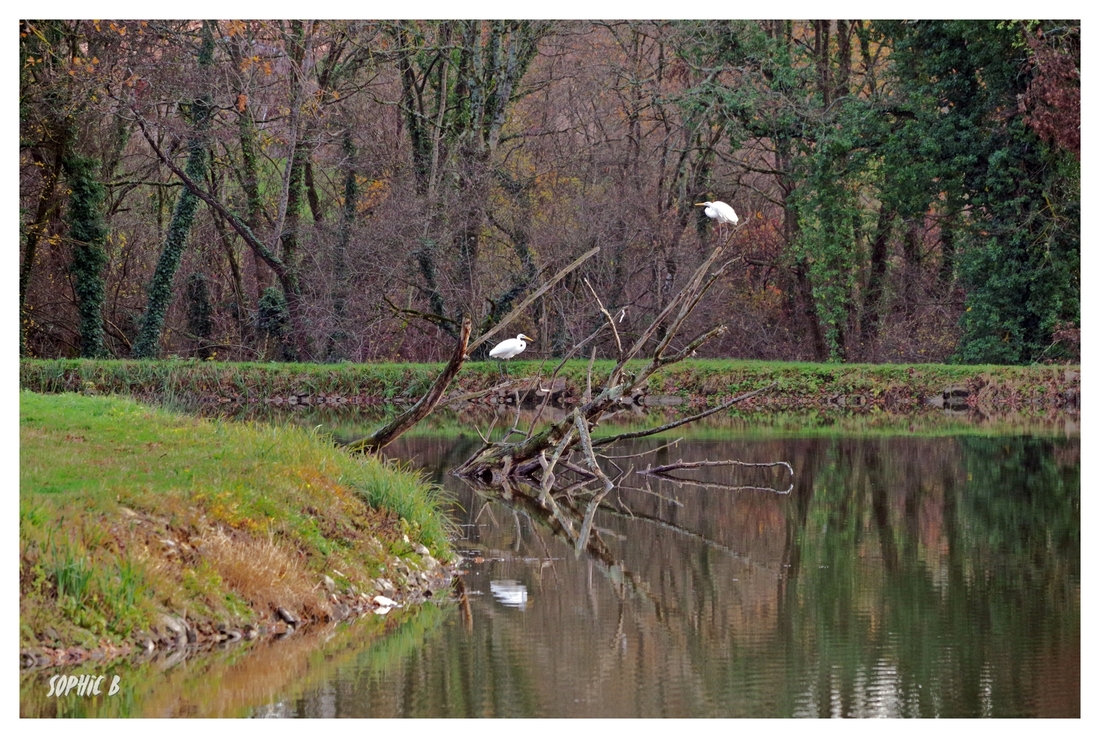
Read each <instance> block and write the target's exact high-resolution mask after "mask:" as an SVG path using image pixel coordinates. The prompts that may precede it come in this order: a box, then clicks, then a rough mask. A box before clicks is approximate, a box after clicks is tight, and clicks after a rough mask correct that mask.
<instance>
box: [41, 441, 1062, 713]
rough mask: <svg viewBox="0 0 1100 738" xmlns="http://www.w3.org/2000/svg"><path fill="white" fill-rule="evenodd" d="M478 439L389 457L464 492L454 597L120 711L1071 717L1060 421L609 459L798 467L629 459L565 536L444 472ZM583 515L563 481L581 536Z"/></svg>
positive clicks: (202, 665) (156, 690)
mask: <svg viewBox="0 0 1100 738" xmlns="http://www.w3.org/2000/svg"><path fill="white" fill-rule="evenodd" d="M662 443H664V442H662V441H651V440H646V441H642V440H639V441H636V442H634V443H632V444H624V446H623V447H622V448H620V449H617V450H616V453H619V454H623V455H624V456H629V455H631V454H635V453H639V452H642V451H645V450H650V449H653V448H655V447H657V446H660V445H661V444H662ZM479 444H480V441H479V439H478V438H477V437H476V435H475V436H473V437H469V438H465V439H463V438H458V439H455V438H453V437H452V438H451V439H443V438H419V439H410V438H406V439H402V440H400V441H399V442H398V443H396V444H395V445H394V446H391V447H390V448H388V449H387V451H388V453H389V454H390V455H392V456H395V457H398V458H403V459H412V460H413V463H414V464H416V465H418V466H420V467H422V468H424V469H426V470H427V471H428V473H429V474H431V475H433V476H434V477H435V478H436V479H438V480H439V481H440V482H441V483H442V484H443V485H444V486H445V487H446V488H447V490H448V491H449V492H450V493H451V494H452V495H453V497H454V500H455V503H454V513H453V515H454V518H455V520H456V522H457V524H458V525H459V529H460V530H461V531H462V539H461V540H460V541H459V547H460V548H461V549H462V550H463V553H464V555H465V557H466V559H467V561H468V565H467V567H466V573H465V575H464V576H463V577H462V578H461V581H459V582H457V583H456V592H458V594H459V597H458V598H457V600H456V601H455V602H452V603H449V604H448V605H446V606H444V607H443V608H442V609H434V608H432V609H425V610H424V611H422V612H421V613H419V614H415V616H414V617H413V618H412V620H410V621H408V622H407V623H406V624H405V625H402V626H401V627H400V628H399V629H398V630H397V631H396V632H395V633H393V634H392V636H390V637H388V638H386V639H382V640H370V639H359V638H355V637H353V636H352V635H343V636H341V638H342V639H343V640H341V639H333V640H332V641H331V642H330V643H326V644H325V645H324V646H318V647H317V649H316V651H314V652H313V653H314V655H313V656H308V655H306V652H305V651H301V652H299V651H278V649H277V647H276V648H273V649H272V650H271V651H270V653H269V654H267V655H265V653H266V652H261V651H258V650H257V651H256V652H255V656H249V657H248V658H237V659H236V661H235V662H228V663H221V662H219V663H217V664H212V663H210V662H206V661H203V662H197V663H184V664H179V665H176V666H174V667H173V668H172V669H171V670H168V671H166V672H164V673H165V674H166V675H168V676H159V675H158V674H157V672H155V670H154V671H148V670H147V671H145V672H140V673H135V676H134V679H130V680H127V679H126V678H125V677H124V684H127V683H129V684H133V685H135V689H134V690H132V692H131V694H130V696H129V698H128V699H129V702H128V703H127V704H128V707H127V708H126V712H125V713H124V714H128V715H181V714H189V715H196V714H222V715H225V714H238V715H240V714H247V715H256V716H259V715H277V716H304V717H330V716H343V717H506V716H515V717H831V716H836V717H840V716H844V717H875V716H913V717H915V716H922V717H931V716H942V717H971V716H973V717H979V716H986V717H1018V716H1037V717H1044V716H1045V717H1054V716H1077V715H1080V710H1081V707H1080V481H1079V477H1080V444H1079V440H1078V439H1077V438H1075V437H1073V438H1037V437H1032V436H1017V437H992V438H988V437H972V436H947V437H939V438H914V437H908V436H900V437H892V438H885V437H883V438H868V437H832V438H770V439H764V440H746V439H737V438H732V439H731V438H727V439H724V440H714V441H692V442H685V443H681V444H680V445H678V446H676V447H672V448H668V447H666V448H663V449H661V450H659V451H657V452H656V453H655V454H653V455H651V456H649V457H646V458H645V459H644V460H629V461H626V462H624V468H626V469H629V467H630V465H631V464H633V465H634V466H635V467H636V468H644V466H645V465H646V464H648V463H652V464H654V465H656V464H661V463H669V462H672V461H676V460H677V459H679V458H683V459H686V460H687V459H704V458H709V459H718V458H722V459H738V460H741V461H745V462H773V461H777V460H783V461H786V462H789V463H790V464H791V466H792V468H793V469H794V474H793V481H794V486H793V489H791V490H790V493H789V494H777V493H776V492H774V491H770V489H769V488H771V489H776V488H778V489H780V490H782V489H783V488H785V487H786V486H787V485H788V484H789V477H788V475H787V472H786V470H785V469H775V468H764V467H751V468H740V467H713V468H701V469H693V470H691V471H690V476H691V478H692V479H693V480H694V481H695V482H696V483H691V484H676V483H674V482H672V481H669V480H663V479H656V478H652V477H650V478H643V477H638V476H637V475H632V476H629V477H628V478H624V480H623V482H622V483H621V484H620V485H619V486H618V487H616V488H615V489H614V490H613V491H612V492H611V493H610V494H608V495H607V497H606V498H605V500H604V502H605V505H604V506H602V507H601V508H600V509H599V511H598V512H595V513H594V514H593V515H592V517H591V536H590V539H589V541H588V542H587V544H586V546H584V547H582V549H581V551H579V552H578V550H577V546H576V545H575V541H574V539H572V538H570V537H569V536H568V535H567V534H565V533H564V532H563V531H562V530H561V521H560V520H558V522H557V527H556V524H555V518H554V517H553V516H547V515H546V514H545V513H544V512H539V510H538V509H537V506H533V505H532V504H531V498H530V496H529V495H527V494H525V493H523V491H522V490H513V494H512V495H511V499H503V498H501V497H500V496H499V495H496V494H491V493H489V492H488V491H486V490H478V489H474V488H472V487H470V486H468V485H467V484H465V483H463V482H462V481H461V480H458V479H455V478H452V477H449V476H447V475H446V471H447V470H448V469H450V468H452V467H454V466H456V465H457V464H458V463H460V462H461V461H463V460H465V459H466V458H467V456H468V455H469V453H470V452H471V451H472V450H473V449H474V448H476V447H477V446H478V445H479ZM735 487H744V488H746V489H738V490H735V489H733V488H735ZM587 511H588V508H587V507H586V506H585V498H583V497H580V496H579V497H578V498H577V509H576V511H575V514H576V515H577V516H579V517H575V518H574V519H573V520H574V525H577V526H578V530H579V525H580V524H583V521H584V518H585V513H586V512H587ZM576 521H580V523H578V522H576ZM354 632H355V631H354V628H353V629H351V630H349V631H348V633H354ZM249 653H252V652H249ZM280 653H281V654H282V655H281V656H280V655H279V654H280ZM265 659H274V660H273V661H271V662H270V664H268V665H265V663H266V661H265ZM269 667H270V668H269ZM265 675H266V676H265ZM47 676H48V675H47ZM35 679H40V677H31V676H26V677H24V695H25V696H24V699H23V700H22V703H23V705H24V708H23V709H24V714H36V710H35V709H32V707H33V706H34V705H38V708H37V709H41V710H43V711H48V712H44V713H37V714H74V713H66V712H65V710H66V709H67V708H66V707H64V706H60V705H58V704H53V705H52V706H50V705H44V704H43V701H42V700H41V699H40V696H39V695H38V691H37V690H38V687H39V686H40V685H38V684H37V683H36V682H35V681H34V680H35ZM138 687H140V688H138ZM226 687H231V689H230V688H226ZM45 691H46V688H45V687H42V689H41V693H42V694H43V695H44V694H45ZM73 709H78V710H83V711H84V712H83V713H80V714H88V710H89V708H88V707H87V705H77V706H75V707H74V708H73ZM104 709H106V708H104ZM95 714H117V713H95Z"/></svg>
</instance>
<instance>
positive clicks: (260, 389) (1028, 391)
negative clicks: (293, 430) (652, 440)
mask: <svg viewBox="0 0 1100 738" xmlns="http://www.w3.org/2000/svg"><path fill="white" fill-rule="evenodd" d="M639 365H640V362H639ZM441 366H442V365H440V364H255V363H240V364H220V363H214V362H200V361H193V360H192V361H179V360H176V361H172V360H169V361H123V360H116V361H88V360H79V359H55V360H33V359H29V360H23V361H22V362H21V363H20V386H21V387H22V388H23V389H29V390H33V391H36V392H46V393H50V392H74V391H75V392H97V393H104V394H113V393H121V394H130V395H135V396H148V397H150V398H156V399H157V400H160V401H163V400H172V399H176V398H178V399H180V400H185V401H192V400H196V399H198V400H205V401H223V402H242V403H248V402H267V403H271V402H274V403H275V404H281V403H305V404H314V405H326V404H339V403H351V404H357V405H370V404H378V405H381V404H386V403H399V402H401V401H404V400H413V399H416V398H418V397H419V396H420V395H421V394H423V392H424V391H425V390H426V389H427V387H428V386H429V384H430V383H431V381H432V380H433V379H434V377H435V375H436V374H437V373H438V372H439V370H440V368H441ZM556 366H557V362H556V361H553V360H537V359H528V360H512V361H510V362H509V363H508V369H509V376H510V377H511V378H520V377H524V376H534V375H535V374H536V373H541V376H542V377H544V378H545V377H547V376H548V375H549V373H550V372H551V371H553V369H554V368H555V367H556ZM613 366H614V363H613V362H611V361H608V360H602V361H597V362H595V364H594V366H593V379H594V381H595V382H597V383H598V382H599V381H600V380H602V379H603V378H604V377H606V376H607V374H608V373H609V372H610V370H611V368H612V367H613ZM499 371H500V370H499V365H498V362H495V361H487V362H469V363H467V364H466V366H464V367H463V369H462V371H461V372H460V373H459V375H458V378H457V380H456V382H455V387H453V388H452V391H453V392H454V393H473V392H478V391H481V390H485V389H488V388H490V387H492V386H493V385H495V384H497V383H498V382H499V381H500V375H499ZM587 371H588V362H587V361H582V360H574V361H570V362H569V363H567V364H566V366H565V367H564V368H563V369H562V371H561V372H560V373H559V377H560V378H562V379H564V380H565V382H566V384H567V385H568V386H569V387H570V388H571V390H572V393H573V394H574V396H577V397H579V396H580V394H581V392H583V389H584V387H585V382H586V374H587ZM772 382H776V386H775V387H774V388H772V389H770V390H769V391H768V392H766V393H764V394H762V395H760V396H758V397H756V398H753V399H752V400H751V402H748V403H746V404H744V405H738V406H737V412H739V413H742V414H744V413H747V412H752V411H759V412H768V413H775V412H798V411H804V410H818V411H820V410H830V411H831V410H836V409H838V408H842V409H843V410H844V411H845V412H851V411H859V410H860V409H861V408H862V409H864V410H870V409H874V408H879V409H884V410H889V411H895V412H910V411H912V410H914V409H918V408H920V407H922V406H924V405H926V403H927V401H928V400H929V399H931V398H935V397H937V396H938V397H941V398H942V397H943V394H944V391H945V390H947V389H949V388H959V387H962V388H965V389H966V390H967V392H968V393H969V394H970V395H972V396H973V401H972V402H971V405H972V406H977V407H979V409H983V410H985V411H987V412H1005V411H1018V410H1021V409H1027V408H1046V409H1050V408H1059V407H1063V406H1066V405H1067V404H1069V405H1073V404H1075V403H1076V398H1077V397H1079V393H1080V367H1079V366H1070V367H1067V366H972V365H948V364H908V365H906V364H813V363H795V362H769V361H737V360H728V359H690V360H688V361H685V362H682V363H680V364H676V365H673V366H670V367H667V368H666V369H663V370H661V371H659V372H657V373H656V374H654V376H653V377H652V378H651V380H650V386H649V388H648V393H649V394H650V395H663V396H676V397H679V398H681V399H682V400H684V401H685V403H686V404H687V405H689V406H692V407H696V408H698V407H707V406H714V405H716V404H719V403H720V402H722V401H724V400H726V399H729V398H730V397H732V396H734V395H737V394H741V393H744V392H748V391H750V390H754V389H758V388H760V387H763V386H765V385H768V384H771V383H772Z"/></svg>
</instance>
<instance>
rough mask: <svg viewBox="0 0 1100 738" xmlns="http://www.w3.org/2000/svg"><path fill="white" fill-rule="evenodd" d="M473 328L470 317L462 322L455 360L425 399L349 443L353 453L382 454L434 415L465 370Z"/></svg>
mask: <svg viewBox="0 0 1100 738" xmlns="http://www.w3.org/2000/svg"><path fill="white" fill-rule="evenodd" d="M470 327H471V323H470V320H469V318H467V319H466V320H463V321H462V328H461V329H460V330H459V336H458V342H457V343H456V344H455V350H454V353H453V354H452V355H451V360H450V361H449V362H448V363H447V366H446V367H444V369H443V371H442V372H440V373H439V376H438V377H436V379H435V382H434V383H433V384H432V386H431V388H430V389H429V390H428V391H427V392H426V393H424V396H423V397H421V398H420V399H419V400H418V401H417V402H416V404H415V405H413V406H412V407H410V408H409V409H408V410H406V411H405V412H403V413H401V414H400V415H398V416H397V417H396V418H394V419H393V420H391V421H390V422H389V423H386V425H384V426H382V427H381V428H379V429H378V430H376V431H375V432H374V433H371V434H370V435H369V436H367V437H366V438H361V439H359V440H358V441H353V442H352V443H349V444H348V445H347V449H348V450H349V451H361V452H375V451H379V450H381V449H382V448H385V447H386V446H387V445H388V444H390V443H392V442H393V441H395V440H396V439H397V438H398V436H400V435H401V434H402V433H404V432H405V431H407V430H408V429H409V428H412V427H413V426H414V425H416V424H417V423H419V422H420V421H421V420H423V419H424V418H426V417H428V415H430V414H431V412H432V410H434V409H435V406H436V405H438V404H439V400H440V399H441V398H442V397H443V393H444V392H446V390H447V387H448V386H449V385H450V383H451V380H452V379H454V377H455V375H456V374H458V370H459V369H461V368H462V363H463V362H464V361H465V360H466V351H467V346H466V344H467V343H468V342H469V340H470Z"/></svg>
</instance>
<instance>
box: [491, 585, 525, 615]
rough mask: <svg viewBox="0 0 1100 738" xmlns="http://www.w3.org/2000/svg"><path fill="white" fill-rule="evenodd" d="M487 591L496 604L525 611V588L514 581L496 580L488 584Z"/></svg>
mask: <svg viewBox="0 0 1100 738" xmlns="http://www.w3.org/2000/svg"><path fill="white" fill-rule="evenodd" d="M489 591H491V592H492V593H493V597H495V598H496V600H497V602H499V603H500V604H502V605H504V606H505V607H516V608H519V609H520V610H526V609H527V586H526V585H523V584H520V583H519V582H517V581H516V580H515V579H498V580H497V581H494V582H489Z"/></svg>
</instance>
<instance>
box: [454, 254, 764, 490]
mask: <svg viewBox="0 0 1100 738" xmlns="http://www.w3.org/2000/svg"><path fill="white" fill-rule="evenodd" d="M727 243H728V241H727ZM724 250H725V244H722V245H719V246H716V247H715V248H714V250H713V251H712V252H711V253H710V255H709V256H708V257H707V259H706V260H705V261H704V262H703V263H702V264H701V265H700V266H699V268H698V269H696V270H695V272H694V273H693V274H692V276H691V277H690V279H689V280H688V281H687V283H686V284H685V285H684V287H683V288H682V289H681V290H680V291H679V292H678V293H677V294H676V295H675V296H674V297H673V298H672V299H671V300H670V301H669V302H668V304H667V305H665V307H664V309H663V310H661V311H660V313H658V315H657V316H656V317H655V318H654V319H653V321H652V322H651V323H650V324H649V326H648V327H647V328H645V329H644V330H643V331H642V332H641V334H640V335H639V336H638V338H637V339H636V340H635V341H634V342H633V344H630V345H626V346H624V343H623V340H622V336H620V334H619V331H618V328H617V325H616V321H615V319H614V318H613V317H612V315H611V313H610V312H608V310H607V309H606V308H605V307H604V305H603V303H602V302H601V301H600V298H599V296H598V295H597V294H596V292H595V290H593V289H592V287H591V285H589V284H588V282H587V280H585V284H586V285H588V288H589V291H590V292H591V294H592V298H593V300H595V302H596V304H597V305H598V307H599V311H600V313H601V314H602V315H603V317H604V321H603V322H602V323H601V324H600V326H599V327H598V328H597V329H596V330H595V331H593V333H592V334H590V335H589V336H588V337H586V338H585V339H584V340H582V341H581V342H580V343H578V344H577V346H575V347H574V348H573V349H572V351H570V353H569V354H568V355H567V356H566V357H564V359H563V360H562V362H561V363H560V364H559V365H558V367H557V368H556V369H555V370H554V372H553V374H552V375H551V376H550V378H549V380H548V381H549V382H550V383H552V382H553V381H554V379H555V378H556V376H557V373H558V371H560V369H561V367H562V366H564V364H565V361H566V360H568V359H570V358H572V356H574V355H576V354H577V353H578V352H579V351H580V350H581V349H582V348H583V347H584V346H585V345H587V344H588V343H590V342H591V341H592V340H593V339H595V338H596V336H597V335H599V334H600V333H602V332H604V331H605V330H608V329H610V331H611V334H612V338H613V339H614V344H615V347H616V352H617V362H616V364H615V367H614V368H613V369H612V370H611V372H610V374H609V375H608V376H607V378H606V379H604V380H603V382H602V384H600V386H599V387H597V388H595V389H594V388H593V387H592V370H591V363H590V364H589V373H588V382H587V387H586V390H585V392H584V396H583V397H582V398H581V400H580V402H579V403H578V404H577V405H576V406H575V407H574V408H573V409H572V410H570V411H569V412H568V413H566V414H565V415H564V416H563V417H562V418H560V419H559V420H557V421H555V422H552V423H549V424H546V425H545V426H543V427H542V428H541V429H537V423H538V420H539V414H536V416H535V419H534V420H533V421H532V422H531V423H530V426H529V428H528V430H527V431H526V432H523V431H520V430H519V428H518V417H519V416H518V413H517V423H516V424H513V427H512V429H511V430H510V431H509V432H508V433H506V434H505V435H504V437H503V438H501V439H498V440H495V441H491V440H488V438H487V437H485V436H483V445H482V447H481V448H480V449H479V450H478V451H477V452H475V453H474V454H473V455H472V456H470V458H468V459H467V460H466V461H465V462H463V464H462V465H460V466H459V467H458V468H456V469H455V470H453V472H452V473H453V474H455V475H456V476H459V477H465V478H468V479H476V480H479V481H480V483H481V484H488V485H498V486H499V485H501V484H502V483H503V482H504V481H505V480H512V481H524V482H526V483H528V484H534V485H535V486H537V487H538V488H539V489H540V490H541V495H540V496H541V498H542V499H543V501H544V502H545V503H546V504H548V505H550V506H551V510H552V509H553V506H554V505H555V503H554V502H553V499H552V493H553V492H554V491H555V488H556V487H565V488H570V487H571V485H569V484H565V483H563V484H559V481H558V478H557V477H558V475H559V474H560V473H571V475H572V476H573V477H574V478H576V479H579V480H582V481H594V482H596V483H597V486H599V487H601V488H602V490H603V492H602V493H604V494H605V493H606V492H607V491H608V490H610V489H611V488H612V487H613V486H614V485H613V482H612V481H611V480H610V479H609V478H608V477H607V475H606V474H605V473H604V471H603V470H602V469H601V467H600V464H599V459H598V458H597V456H598V454H597V453H596V449H597V448H600V447H602V446H608V445H611V444H614V443H615V442H617V441H621V440H626V439H631V438H639V437H643V436H650V435H653V434H656V433H661V432H664V431H667V430H671V429H673V428H676V427H678V426H681V425H685V424H687V423H691V422H694V421H696V420H700V419H702V418H704V417H707V416H708V415H712V414H714V413H717V412H721V411H723V410H726V409H729V408H730V407H732V406H733V405H734V404H736V403H738V402H741V401H743V400H746V399H748V398H750V397H753V396H754V395H757V394H759V393H761V392H763V391H765V390H767V389H768V388H769V387H771V386H773V385H768V386H767V387H761V388H759V389H757V390H754V391H751V392H747V393H745V394H742V395H739V396H737V397H734V398H732V399H730V400H729V401H727V402H724V403H722V404H720V405H718V406H717V407H714V408H711V409H710V410H707V411H704V412H701V413H698V414H696V415H692V416H690V417H686V418H683V419H680V420H677V421H674V422H672V423H668V424H665V425H662V426H659V427H656V428H650V429H646V430H642V431H633V432H630V433H621V434H618V435H614V436H610V437H606V438H600V439H598V440H595V441H594V440H593V439H592V434H591V431H592V429H593V428H595V427H596V426H597V425H598V424H599V423H600V421H601V420H602V419H603V418H604V417H606V415H607V414H609V413H610V412H612V411H613V410H615V409H616V407H617V406H618V405H619V404H620V401H621V400H622V398H624V397H627V398H629V397H631V396H632V395H633V394H634V393H635V392H637V391H638V390H639V389H640V388H642V387H644V386H645V385H646V383H647V382H648V381H649V378H650V377H651V376H652V375H653V373H654V372H656V371H657V370H658V369H661V368H662V367H666V366H669V365H671V364H675V363H677V362H680V361H683V360H685V359H687V358H689V357H691V356H693V355H694V354H695V352H696V350H697V349H699V348H700V347H701V346H702V345H703V344H705V343H706V342H707V341H708V340H710V339H711V338H713V337H715V336H717V335H720V334H721V333H722V332H724V331H725V330H726V327H725V326H724V325H719V326H716V327H712V328H709V329H707V330H704V331H703V332H701V333H700V334H698V335H696V336H695V337H694V338H692V339H690V340H688V341H687V342H686V344H685V345H683V346H682V347H681V348H679V349H673V342H674V341H675V339H676V337H677V335H678V334H679V332H680V331H681V329H682V328H683V327H684V324H685V322H686V321H687V319H688V317H689V316H690V315H691V313H692V312H693V311H694V310H695V308H696V307H698V305H699V303H700V301H701V300H702V299H703V296H704V295H705V294H706V292H707V290H709V289H710V287H711V286H712V285H713V284H714V283H715V281H716V280H717V279H718V278H719V277H721V275H722V274H723V273H724V272H725V270H726V269H727V268H728V267H729V265H730V264H732V263H734V262H735V261H737V259H736V258H733V259H727V260H725V261H722V256H723V252H724ZM643 357H644V358H647V359H648V360H647V361H646V363H645V364H643V365H642V366H641V367H640V368H638V369H636V370H633V369H631V368H630V362H632V361H635V362H636V360H638V359H642V358H643ZM592 359H593V360H594V359H595V353H594V352H593V354H592ZM540 381H541V378H540ZM543 407H545V403H544V406H543ZM540 414H541V410H540ZM517 434H519V435H521V436H522V438H521V439H520V440H518V441H513V440H512V439H513V438H514V437H515V435H517ZM597 494H601V493H597Z"/></svg>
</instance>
